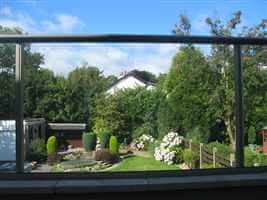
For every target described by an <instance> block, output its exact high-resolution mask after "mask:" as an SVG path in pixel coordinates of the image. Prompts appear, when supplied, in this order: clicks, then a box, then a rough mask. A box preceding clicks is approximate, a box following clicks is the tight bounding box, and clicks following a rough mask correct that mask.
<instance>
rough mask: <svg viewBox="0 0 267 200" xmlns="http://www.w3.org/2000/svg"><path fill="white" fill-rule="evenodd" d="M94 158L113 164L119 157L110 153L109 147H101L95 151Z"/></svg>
mask: <svg viewBox="0 0 267 200" xmlns="http://www.w3.org/2000/svg"><path fill="white" fill-rule="evenodd" d="M95 160H96V161H103V162H106V163H112V164H113V163H116V162H118V160H119V157H118V156H117V155H115V154H112V153H111V152H110V150H109V149H101V150H98V151H96V152H95Z"/></svg>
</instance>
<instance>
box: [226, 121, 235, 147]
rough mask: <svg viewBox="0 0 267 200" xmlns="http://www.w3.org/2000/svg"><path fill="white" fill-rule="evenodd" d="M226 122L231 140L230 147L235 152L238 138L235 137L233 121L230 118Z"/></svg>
mask: <svg viewBox="0 0 267 200" xmlns="http://www.w3.org/2000/svg"><path fill="white" fill-rule="evenodd" d="M224 122H225V126H226V131H227V134H228V135H229V138H230V145H231V147H232V149H233V150H234V151H235V144H236V137H235V128H234V124H233V120H231V118H230V117H229V116H228V117H226V118H225V120H224Z"/></svg>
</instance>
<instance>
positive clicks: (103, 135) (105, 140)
mask: <svg viewBox="0 0 267 200" xmlns="http://www.w3.org/2000/svg"><path fill="white" fill-rule="evenodd" d="M98 137H99V141H100V146H101V148H102V149H105V148H109V139H110V134H109V133H107V132H100V133H98Z"/></svg>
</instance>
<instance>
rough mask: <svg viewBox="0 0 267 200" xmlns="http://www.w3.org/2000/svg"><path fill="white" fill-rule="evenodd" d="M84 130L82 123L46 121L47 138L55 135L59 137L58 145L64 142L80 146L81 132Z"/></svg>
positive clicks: (84, 126) (84, 125)
mask: <svg viewBox="0 0 267 200" xmlns="http://www.w3.org/2000/svg"><path fill="white" fill-rule="evenodd" d="M84 131H86V124H84V123H48V125H47V133H48V134H47V138H48V137H49V136H51V135H55V136H56V137H57V138H58V139H59V143H60V144H59V145H61V144H62V145H64V144H65V142H67V143H68V144H70V145H72V146H73V147H75V148H76V147H82V133H83V132H84Z"/></svg>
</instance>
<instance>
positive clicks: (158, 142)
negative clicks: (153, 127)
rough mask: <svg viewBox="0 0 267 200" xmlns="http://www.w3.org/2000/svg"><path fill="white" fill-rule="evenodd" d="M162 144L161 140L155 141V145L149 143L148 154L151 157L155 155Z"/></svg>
mask: <svg viewBox="0 0 267 200" xmlns="http://www.w3.org/2000/svg"><path fill="white" fill-rule="evenodd" d="M160 143H161V141H160V140H155V142H153V143H149V144H148V148H147V150H148V152H149V153H150V154H151V155H154V153H155V149H156V148H157V147H159V146H160Z"/></svg>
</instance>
